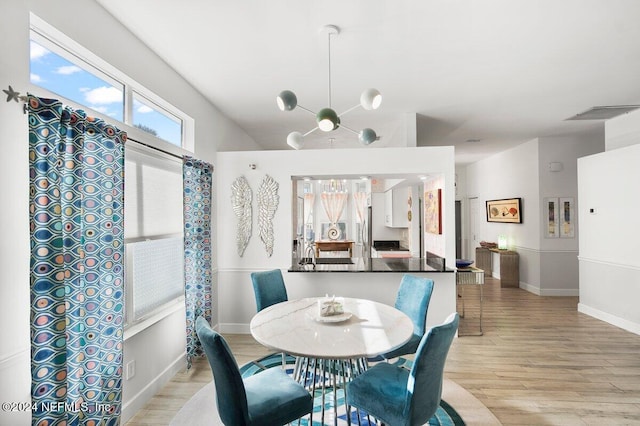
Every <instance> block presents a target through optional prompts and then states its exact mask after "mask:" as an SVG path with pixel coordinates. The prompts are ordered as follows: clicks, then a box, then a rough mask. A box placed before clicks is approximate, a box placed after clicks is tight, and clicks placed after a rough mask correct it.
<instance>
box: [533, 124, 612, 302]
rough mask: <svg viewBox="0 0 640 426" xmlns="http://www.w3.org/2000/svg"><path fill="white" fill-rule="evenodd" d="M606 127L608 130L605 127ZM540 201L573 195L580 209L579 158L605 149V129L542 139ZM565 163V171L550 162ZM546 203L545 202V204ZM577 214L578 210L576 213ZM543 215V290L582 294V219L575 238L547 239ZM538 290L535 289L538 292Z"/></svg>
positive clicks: (551, 293) (577, 223)
mask: <svg viewBox="0 0 640 426" xmlns="http://www.w3.org/2000/svg"><path fill="white" fill-rule="evenodd" d="M603 130H604V129H603ZM538 142H539V148H538V153H539V159H538V161H539V164H538V166H539V172H538V173H539V178H540V198H539V199H540V202H541V203H542V202H543V200H544V198H545V197H571V198H573V199H574V202H575V209H574V211H575V212H577V211H578V210H577V209H578V208H579V205H580V199H579V197H578V172H577V169H578V162H577V159H578V158H580V157H584V156H587V155H591V154H594V153H597V152H602V151H603V150H604V132H603V131H601V132H595V133H589V134H579V135H574V136H565V137H545V138H539V140H538ZM551 162H555V163H561V164H562V170H560V171H557V172H553V171H550V170H549V163H551ZM541 205H542V204H541ZM576 214H577V213H576ZM539 217H540V223H541V226H540V232H541V233H540V286H539V288H540V290H539V293H538V294H542V295H546V296H577V295H578V283H579V278H578V241H579V235H580V221H579V220H576V221H574V233H575V237H574V238H546V237H545V228H544V226H545V223H546V219H545V212H544V211H543V209H542V208H540V209H539ZM536 290H537V289H534V292H536Z"/></svg>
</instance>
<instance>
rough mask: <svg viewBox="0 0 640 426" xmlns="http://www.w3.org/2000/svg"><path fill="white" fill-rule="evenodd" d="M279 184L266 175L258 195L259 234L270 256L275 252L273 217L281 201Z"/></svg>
mask: <svg viewBox="0 0 640 426" xmlns="http://www.w3.org/2000/svg"><path fill="white" fill-rule="evenodd" d="M279 186H280V185H279V184H278V182H276V181H275V180H274V179H273V178H272V177H271V176H269V175H265V177H264V178H263V179H262V183H261V184H260V188H258V194H257V195H256V198H257V199H258V234H259V235H260V240H261V241H262V243H263V244H264V248H265V250H266V251H267V256H269V257H271V255H272V254H273V240H274V235H273V217H274V216H275V215H276V210H277V209H278V203H279V201H280V196H279V195H278V188H279Z"/></svg>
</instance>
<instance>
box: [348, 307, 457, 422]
mask: <svg viewBox="0 0 640 426" xmlns="http://www.w3.org/2000/svg"><path fill="white" fill-rule="evenodd" d="M458 322H459V318H458V314H457V313H453V314H451V315H449V317H448V318H447V319H446V320H445V321H444V322H443V323H442V324H441V325H439V326H436V327H433V328H431V329H430V330H429V331H428V332H427V334H425V335H424V337H423V338H422V339H421V341H420V344H419V346H418V349H417V351H416V354H415V357H414V360H413V365H412V367H411V370H407V369H406V368H403V367H401V366H397V365H395V364H389V363H386V362H381V363H378V364H376V365H374V366H373V367H371V368H369V369H368V370H367V371H365V372H364V373H362V374H361V375H359V376H358V377H356V378H355V379H353V381H351V382H350V383H349V384H347V392H346V395H347V404H348V405H349V406H352V407H356V408H358V409H361V410H363V411H365V412H366V413H368V414H369V415H371V416H373V417H375V418H377V419H379V420H380V421H382V422H384V423H385V424H388V425H390V426H410V425H422V424H425V423H427V422H428V421H429V419H430V418H431V417H432V416H433V415H434V414H435V412H436V410H437V409H438V406H439V405H440V399H441V397H442V381H443V378H444V366H445V362H446V359H447V354H448V353H449V348H450V347H451V342H452V341H453V338H454V336H455V334H456V331H457V329H458Z"/></svg>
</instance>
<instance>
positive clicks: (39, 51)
mask: <svg viewBox="0 0 640 426" xmlns="http://www.w3.org/2000/svg"><path fill="white" fill-rule="evenodd" d="M49 53H51V52H50V51H49V50H47V49H45V48H44V47H42V46H40V45H39V44H38V43H34V42H31V47H30V49H29V54H30V56H31V60H35V59H40V58H42V57H43V56H45V55H48V54H49Z"/></svg>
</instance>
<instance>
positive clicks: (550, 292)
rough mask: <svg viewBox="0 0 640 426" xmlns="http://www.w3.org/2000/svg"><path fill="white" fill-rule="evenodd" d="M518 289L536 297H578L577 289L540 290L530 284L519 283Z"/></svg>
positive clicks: (578, 291)
mask: <svg viewBox="0 0 640 426" xmlns="http://www.w3.org/2000/svg"><path fill="white" fill-rule="evenodd" d="M520 288H521V289H523V290H527V291H528V292H529V293H533V294H535V295H537V296H555V297H562V296H580V290H579V289H577V288H546V289H545V288H540V287H535V286H532V285H531V284H527V283H524V282H522V281H520Z"/></svg>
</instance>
